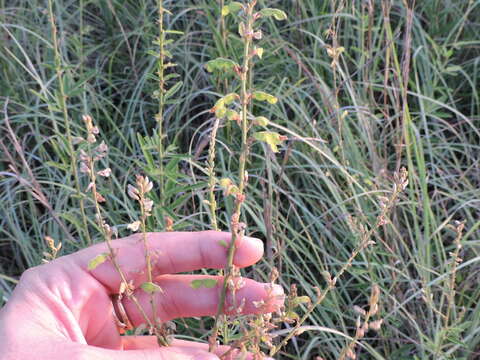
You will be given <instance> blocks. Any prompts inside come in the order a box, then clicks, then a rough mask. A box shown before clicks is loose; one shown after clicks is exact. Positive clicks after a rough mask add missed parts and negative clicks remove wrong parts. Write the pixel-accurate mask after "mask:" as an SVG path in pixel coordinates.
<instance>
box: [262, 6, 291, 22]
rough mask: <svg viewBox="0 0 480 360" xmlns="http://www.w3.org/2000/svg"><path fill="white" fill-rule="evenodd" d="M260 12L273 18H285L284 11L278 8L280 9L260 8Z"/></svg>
mask: <svg viewBox="0 0 480 360" xmlns="http://www.w3.org/2000/svg"><path fill="white" fill-rule="evenodd" d="M260 14H262V16H265V17H271V16H273V17H274V18H275V20H279V21H281V20H287V14H286V13H285V11H283V10H280V9H272V8H266V9H262V10H260Z"/></svg>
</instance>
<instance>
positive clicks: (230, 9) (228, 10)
mask: <svg viewBox="0 0 480 360" xmlns="http://www.w3.org/2000/svg"><path fill="white" fill-rule="evenodd" d="M242 9H243V5H242V4H241V3H240V2H238V1H232V2H231V3H230V4H228V5H225V6H224V7H223V8H222V16H227V15H228V14H236V13H237V12H239V11H240V10H242Z"/></svg>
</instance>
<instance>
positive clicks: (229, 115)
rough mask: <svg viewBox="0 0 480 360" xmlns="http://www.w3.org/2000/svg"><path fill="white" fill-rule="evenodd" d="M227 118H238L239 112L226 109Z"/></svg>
mask: <svg viewBox="0 0 480 360" xmlns="http://www.w3.org/2000/svg"><path fill="white" fill-rule="evenodd" d="M227 119H228V120H236V121H237V120H239V119H240V114H239V113H237V112H236V111H235V110H230V109H229V110H227Z"/></svg>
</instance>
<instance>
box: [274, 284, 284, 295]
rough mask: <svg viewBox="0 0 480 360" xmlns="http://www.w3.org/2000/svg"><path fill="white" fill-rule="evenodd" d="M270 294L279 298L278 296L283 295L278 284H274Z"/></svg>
mask: <svg viewBox="0 0 480 360" xmlns="http://www.w3.org/2000/svg"><path fill="white" fill-rule="evenodd" d="M272 294H273V295H275V296H279V295H285V292H284V291H283V287H281V286H280V285H278V284H274V285H273V288H272Z"/></svg>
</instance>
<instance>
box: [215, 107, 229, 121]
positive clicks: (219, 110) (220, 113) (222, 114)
mask: <svg viewBox="0 0 480 360" xmlns="http://www.w3.org/2000/svg"><path fill="white" fill-rule="evenodd" d="M226 114H227V108H225V107H219V108H217V109H216V110H215V116H216V117H217V118H218V119H223V118H224V117H225V115H226Z"/></svg>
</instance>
